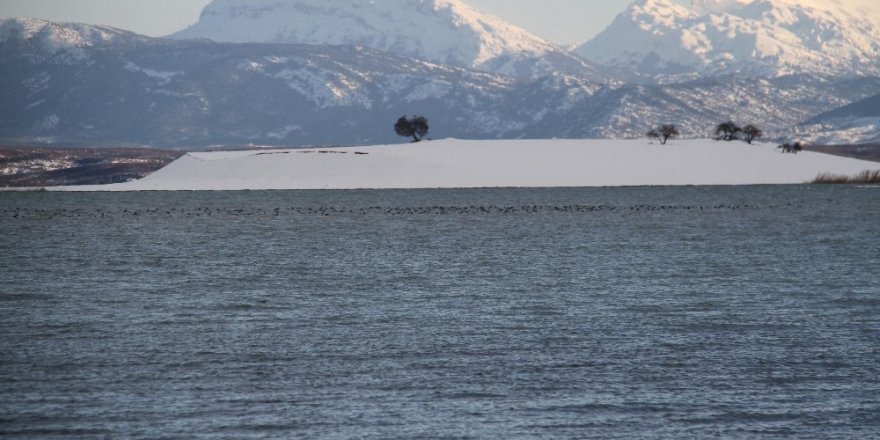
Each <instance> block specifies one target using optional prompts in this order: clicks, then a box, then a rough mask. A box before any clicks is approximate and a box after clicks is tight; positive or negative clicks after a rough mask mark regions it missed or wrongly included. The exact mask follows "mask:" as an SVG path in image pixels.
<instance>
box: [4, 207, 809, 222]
mask: <svg viewBox="0 0 880 440" xmlns="http://www.w3.org/2000/svg"><path fill="white" fill-rule="evenodd" d="M780 206H789V207H790V206H794V205H793V204H792V203H787V204H785V205H767V206H759V205H753V204H715V205H653V204H637V205H630V206H613V205H517V206H497V205H487V206H473V205H471V206H410V207H393V206H370V207H358V208H348V207H334V206H320V207H289V208H280V207H279V208H223V207H196V208H149V209H129V208H115V209H102V208H95V209H85V208H57V209H34V208H20V207H19V208H14V209H0V214H2V216H0V217H4V218H11V219H28V220H36V219H43V220H54V219H63V218H71V219H75V218H104V217H133V218H134V217H144V218H149V217H172V216H173V217H196V218H198V217H205V218H209V217H273V216H276V217H277V216H282V215H288V216H289V215H305V216H324V217H330V216H358V215H360V216H366V215H386V216H416V215H421V216H424V215H460V216H464V215H523V214H532V215H534V214H589V213H613V212H616V213H639V212H658V213H662V212H689V211H690V212H705V211H735V210H745V209H750V210H754V209H773V208H777V207H780Z"/></svg>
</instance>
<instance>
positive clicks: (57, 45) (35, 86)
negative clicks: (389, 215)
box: [0, 19, 880, 148]
mask: <svg viewBox="0 0 880 440" xmlns="http://www.w3.org/2000/svg"><path fill="white" fill-rule="evenodd" d="M0 59H2V60H3V62H2V63H0V141H3V142H23V143H34V142H37V143H53V142H57V143H68V144H70V143H72V144H76V143H83V144H90V145H120V144H138V145H154V146H167V147H187V148H195V147H200V146H208V145H216V144H230V145H242V144H251V143H253V144H263V145H279V146H291V145H314V144H324V145H328V144H337V145H338V144H373V143H392V142H401V141H402V140H401V139H400V138H398V137H397V136H395V134H394V132H393V130H392V125H393V122H394V121H396V120H397V118H399V117H400V116H401V115H402V114H407V115H412V114H419V115H423V116H426V117H427V118H428V119H429V121H430V124H431V132H430V135H431V136H432V137H435V138H443V137H457V138H468V139H511V138H553V137H557V138H621V137H625V138H633V137H642V136H643V135H644V133H645V132H647V130H648V129H649V128H651V126H653V125H656V124H661V123H674V124H676V125H678V127H679V129H680V130H681V132H682V135H683V136H684V137H706V136H708V135H710V134H711V130H712V129H713V128H714V126H715V125H716V124H717V123H719V122H722V121H724V120H728V119H732V120H734V121H736V122H738V123H740V124H747V123H754V124H758V125H759V126H761V128H763V129H764V132H765V133H767V135H768V137H769V138H773V139H776V138H788V137H791V136H793V135H794V134H796V132H795V130H796V128H797V127H798V125H799V124H800V123H801V122H803V121H805V120H807V119H809V118H811V117H813V116H815V115H818V114H820V113H822V112H824V111H826V110H828V109H832V108H838V107H842V106H845V105H847V104H850V103H853V102H856V101H859V100H862V99H865V98H868V97H870V96H873V95H877V94H880V78H877V77H865V78H852V79H842V80H841V79H828V78H817V77H812V76H809V75H802V76H785V77H779V78H770V79H766V78H764V79H760V78H759V79H755V78H746V77H712V78H703V79H698V80H694V81H690V82H684V83H677V84H663V85H657V84H647V85H638V84H630V85H622V84H617V83H613V84H611V85H603V84H599V83H596V82H594V81H590V80H589V79H586V78H582V77H574V76H569V75H565V74H560V73H555V74H550V75H546V76H542V77H539V78H536V79H533V80H515V79H513V78H511V77H508V76H504V75H499V74H494V73H486V72H479V71H475V70H470V69H465V68H461V67H455V66H449V65H442V64H437V63H432V62H427V61H422V60H418V59H415V58H410V57H401V56H397V55H394V54H391V53H389V52H384V51H380V50H376V49H370V48H365V47H357V46H351V45H336V46H327V45H291V44H258V43H250V44H231V43H215V42H211V41H200V40H169V39H154V38H149V37H143V36H139V35H135V34H131V33H127V32H123V31H119V30H116V29H112V28H106V27H95V26H86V25H79V24H63V23H49V22H42V21H38V20H18V19H10V20H0ZM834 124H835V123H834V122H833V121H832V122H831V123H827V124H825V125H827V127H825V128H827V129H828V130H833V129H834V128H835V126H834ZM825 125H823V127H824V126H825ZM825 128H823V129H825Z"/></svg>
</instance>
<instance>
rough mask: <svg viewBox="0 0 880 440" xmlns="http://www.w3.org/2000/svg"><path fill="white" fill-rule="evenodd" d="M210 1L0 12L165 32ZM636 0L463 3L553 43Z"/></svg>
mask: <svg viewBox="0 0 880 440" xmlns="http://www.w3.org/2000/svg"><path fill="white" fill-rule="evenodd" d="M210 1H211V0H0V16H3V17H34V18H42V19H45V20H53V21H75V22H81V23H90V24H104V25H109V26H114V27H118V28H122V29H127V30H130V31H134V32H137V33H140V34H145V35H151V36H161V35H167V34H170V33H172V32H174V31H177V30H180V29H183V28H184V27H186V26H187V25H189V24H192V23H194V22H196V21H197V20H198V18H199V13H200V12H201V11H202V8H203V7H204V6H205V5H207V4H208V3H210ZM378 1H381V0H378ZM632 1H633V0H465V3H467V4H469V5H471V6H473V7H475V8H477V9H480V10H482V11H484V12H488V13H490V14H492V15H496V16H498V17H501V18H504V19H506V20H507V21H510V22H512V23H513V24H516V25H518V26H520V27H523V28H525V29H527V30H529V31H531V32H533V33H535V34H537V35H539V36H541V37H544V38H546V39H547V40H550V41H552V42H555V43H559V44H574V43H583V42H584V41H586V40H588V39H589V38H591V37H592V36H594V35H595V34H597V33H598V32H600V31H601V30H602V29H604V28H605V26H607V25H608V24H610V23H611V20H612V19H614V16H615V15H617V14H618V13H620V12H621V11H623V10H624V9H626V6H627V5H629V4H630V3H631V2H632ZM680 1H681V2H685V0H680Z"/></svg>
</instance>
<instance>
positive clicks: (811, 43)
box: [575, 0, 880, 81]
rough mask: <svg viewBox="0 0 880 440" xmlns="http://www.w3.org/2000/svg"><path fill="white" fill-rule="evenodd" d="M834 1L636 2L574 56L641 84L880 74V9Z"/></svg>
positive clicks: (644, 0)
mask: <svg viewBox="0 0 880 440" xmlns="http://www.w3.org/2000/svg"><path fill="white" fill-rule="evenodd" d="M835 4H836V5H838V6H837V7H832V6H830V5H829V4H828V3H822V2H801V1H795V0H754V1H746V0H727V1H719V0H703V1H697V2H695V3H694V4H693V5H692V6H691V7H686V6H683V5H679V4H677V3H673V2H671V1H670V0H639V1H637V2H634V3H633V4H631V5H630V7H629V8H628V9H627V10H626V11H624V12H623V13H621V14H619V15H618V16H617V17H616V18H615V20H614V22H613V23H612V24H611V25H610V26H609V27H608V28H606V29H605V30H604V31H603V32H602V33H600V34H599V35H597V36H596V37H595V38H594V39H592V40H590V41H588V42H587V43H584V44H583V45H581V46H579V47H578V48H576V49H575V53H577V54H578V55H581V56H582V57H585V58H587V59H590V60H591V61H593V62H595V63H597V64H599V65H600V66H602V67H605V68H606V69H608V70H610V71H611V72H612V73H616V74H619V75H621V76H623V77H625V78H626V79H628V80H636V81H645V80H648V81H654V80H661V81H676V80H681V79H689V78H695V77H698V76H707V75H725V74H741V75H749V76H755V77H774V76H784V75H790V74H798V73H812V74H817V75H826V76H866V75H877V74H880V61H878V59H880V17H878V15H880V14H863V13H862V8H861V7H855V6H851V5H844V4H843V3H839V2H835Z"/></svg>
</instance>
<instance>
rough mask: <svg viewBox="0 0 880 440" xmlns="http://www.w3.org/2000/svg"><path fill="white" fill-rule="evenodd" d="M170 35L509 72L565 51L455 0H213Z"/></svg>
mask: <svg viewBox="0 0 880 440" xmlns="http://www.w3.org/2000/svg"><path fill="white" fill-rule="evenodd" d="M171 37H172V38H185V39H196V38H205V39H209V40H214V41H220V42H232V43H287V44H330V45H334V44H352V45H357V46H364V47H370V48H374V49H379V50H383V51H388V52H391V53H395V54H399V55H405V56H411V57H414V58H419V59H424V60H429V61H433V62H439V63H444V64H450V65H454V66H461V67H468V68H475V69H478V70H487V71H493V72H498V73H504V74H508V75H516V74H517V70H518V69H522V66H521V65H520V64H519V63H518V61H522V60H530V59H533V58H536V57H541V56H543V55H547V54H549V53H566V51H564V50H563V49H561V48H559V47H557V46H555V45H553V44H551V43H549V42H547V41H546V40H544V39H542V38H540V37H537V36H535V35H533V34H531V33H529V32H528V31H525V30H524V29H522V28H519V27H516V26H514V25H511V24H510V23H507V22H505V21H504V20H502V19H500V18H497V17H494V16H491V15H487V14H485V13H482V12H480V11H478V10H476V9H474V8H472V7H470V6H468V5H467V4H465V3H463V2H461V1H459V0H214V1H213V2H211V3H210V4H209V5H208V6H206V7H205V9H204V10H203V12H202V15H201V17H200V19H199V21H198V23H196V24H194V25H192V26H190V27H188V28H186V29H184V30H182V31H180V32H177V33H175V34H173V35H171ZM566 55H567V53H566Z"/></svg>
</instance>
